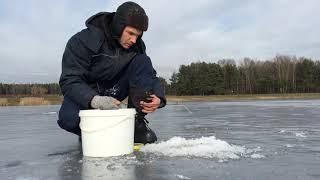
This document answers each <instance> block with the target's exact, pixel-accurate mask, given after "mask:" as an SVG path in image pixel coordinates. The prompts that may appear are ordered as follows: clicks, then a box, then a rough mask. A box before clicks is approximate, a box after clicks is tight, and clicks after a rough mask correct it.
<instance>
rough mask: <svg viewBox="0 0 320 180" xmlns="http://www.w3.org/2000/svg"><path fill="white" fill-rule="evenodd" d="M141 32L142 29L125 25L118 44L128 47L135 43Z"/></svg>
mask: <svg viewBox="0 0 320 180" xmlns="http://www.w3.org/2000/svg"><path fill="white" fill-rule="evenodd" d="M141 34H142V31H141V30H139V29H137V28H134V27H132V26H126V27H125V28H124V30H123V32H122V35H121V38H120V40H119V43H120V45H121V46H122V47H123V48H125V49H129V48H130V47H131V46H132V45H133V44H135V43H136V41H137V39H138V37H139V36H140V35H141Z"/></svg>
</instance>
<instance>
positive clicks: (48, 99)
mask: <svg viewBox="0 0 320 180" xmlns="http://www.w3.org/2000/svg"><path fill="white" fill-rule="evenodd" d="M285 99H287V100H289V99H320V93H291V94H241V95H211V96H170V95H168V96H167V101H168V103H171V104H172V103H173V104H179V103H182V102H196V101H200V102H210V101H237V100H285ZM62 100H63V97H62V96H60V95H45V96H32V97H30V96H26V95H19V96H12V95H11V96H3V95H2V96H1V95H0V106H36V105H59V104H61V102H62Z"/></svg>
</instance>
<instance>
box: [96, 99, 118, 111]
mask: <svg viewBox="0 0 320 180" xmlns="http://www.w3.org/2000/svg"><path fill="white" fill-rule="evenodd" d="M115 101H117V100H116V99H115V98H113V97H110V96H94V97H93V98H92V100H91V107H92V108H94V109H102V110H106V109H119V106H118V105H116V104H115Z"/></svg>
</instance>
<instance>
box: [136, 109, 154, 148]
mask: <svg viewBox="0 0 320 180" xmlns="http://www.w3.org/2000/svg"><path fill="white" fill-rule="evenodd" d="M148 123H149V121H148V120H147V119H146V118H145V114H141V113H137V114H136V117H135V128H134V142H135V143H142V144H147V143H149V144H151V143H154V142H155V141H157V136H156V133H154V131H153V130H152V129H150V127H149V126H148Z"/></svg>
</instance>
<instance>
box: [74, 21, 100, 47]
mask: <svg viewBox="0 0 320 180" xmlns="http://www.w3.org/2000/svg"><path fill="white" fill-rule="evenodd" d="M104 40H105V38H104V35H103V32H101V31H100V30H99V29H95V28H91V27H90V28H85V29H83V30H81V31H80V32H78V33H76V34H75V35H73V36H72V37H71V38H70V42H73V41H78V42H81V44H83V45H84V46H85V47H87V48H89V49H90V50H91V51H93V52H98V51H99V49H100V47H101V45H102V43H103V42H104Z"/></svg>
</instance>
